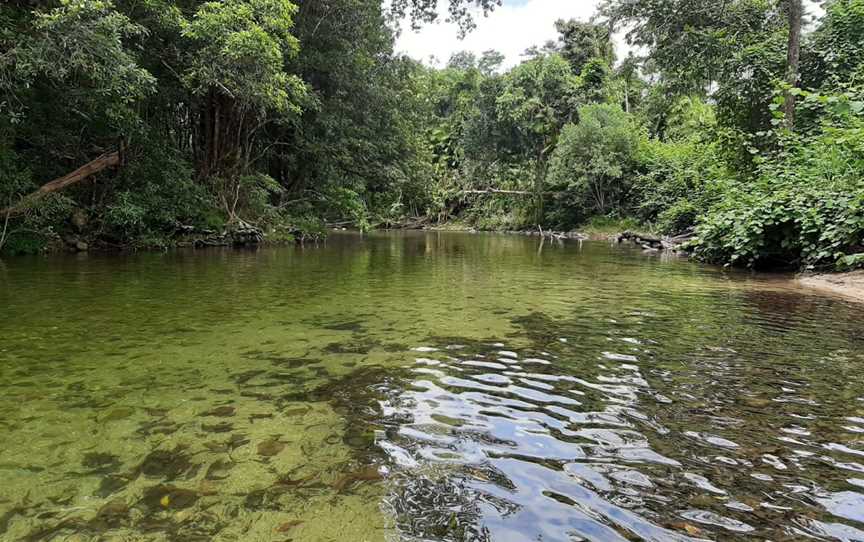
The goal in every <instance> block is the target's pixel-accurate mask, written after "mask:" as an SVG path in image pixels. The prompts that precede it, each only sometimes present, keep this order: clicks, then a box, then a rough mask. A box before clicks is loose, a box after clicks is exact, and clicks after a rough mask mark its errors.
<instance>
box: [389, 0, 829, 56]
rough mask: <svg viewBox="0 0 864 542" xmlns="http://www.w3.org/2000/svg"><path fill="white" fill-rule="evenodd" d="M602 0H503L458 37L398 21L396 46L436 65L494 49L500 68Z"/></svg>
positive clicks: (444, 29)
mask: <svg viewBox="0 0 864 542" xmlns="http://www.w3.org/2000/svg"><path fill="white" fill-rule="evenodd" d="M600 1H601V0H505V1H504V5H503V6H501V7H500V8H498V9H496V10H495V11H494V12H492V13H491V14H490V15H489V16H488V17H483V15H482V13H481V14H479V15H478V16H477V17H476V22H477V28H476V29H475V30H474V31H473V32H471V33H470V34H469V35H468V36H467V37H466V38H465V39H464V40H459V31H458V27H457V26H456V25H454V24H450V23H444V22H441V23H437V24H429V25H425V26H424V27H423V28H422V29H421V30H420V32H414V31H412V30H411V27H410V24H407V23H406V24H403V25H402V28H403V31H402V35H401V36H400V37H399V39H398V41H397V42H396V50H397V51H398V52H401V53H405V54H407V55H409V56H411V57H413V58H416V59H417V60H422V61H424V62H426V63H429V64H434V63H433V62H431V61H430V58H431V57H434V58H436V59H437V60H438V63H439V65H443V64H446V62H447V60H448V59H449V58H450V56H451V55H452V54H453V53H456V52H459V51H472V52H474V53H475V54H477V55H478V56H479V55H480V54H481V53H482V52H483V51H488V50H489V49H495V50H496V51H500V52H502V53H504V55H505V57H506V59H507V60H506V62H505V67H511V66H514V65H516V64H518V63H519V62H520V60H521V55H522V53H523V52H524V51H525V49H528V48H529V47H531V46H532V45H543V44H544V43H546V41H548V40H554V39H556V37H557V33H556V32H555V26H554V25H555V21H556V20H558V19H578V20H580V21H588V20H589V19H590V18H591V16H592V15H594V13H596V11H597V7H598V6H599V4H600ZM805 3H808V4H810V7H809V8H808V10H809V11H810V12H811V13H812V14H816V13H821V9H820V8H819V7H818V5H816V4H815V3H814V2H813V1H812V0H808V1H807V2H805ZM445 4H446V2H443V1H442V2H441V7H442V12H441V17H440V19H441V20H442V21H443V20H445V19H446V18H447V17H446V9H443V8H445ZM615 39H616V43H617V46H618V56H619V58H621V57H623V56H625V55H626V52H627V50H628V47H627V45H626V44H625V43H624V39H623V36H616V38H615Z"/></svg>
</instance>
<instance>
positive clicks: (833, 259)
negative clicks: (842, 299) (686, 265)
mask: <svg viewBox="0 0 864 542" xmlns="http://www.w3.org/2000/svg"><path fill="white" fill-rule="evenodd" d="M862 127H864V124H862V120H861V119H859V118H850V119H848V125H847V126H844V127H839V128H838V127H827V128H826V129H825V130H824V131H823V133H822V134H820V135H819V136H818V137H814V138H808V139H807V140H805V141H802V142H800V143H799V144H795V145H790V146H789V148H787V150H786V152H784V153H783V154H781V155H780V156H778V157H776V158H774V159H771V160H768V161H766V162H764V163H763V164H762V165H761V167H760V171H759V174H758V176H757V178H756V179H755V180H754V181H752V182H740V181H738V182H730V183H729V184H728V186H726V187H725V189H724V193H723V198H722V199H721V200H720V201H719V202H718V203H717V204H715V205H714V206H713V207H711V208H710V209H709V210H708V212H707V214H706V216H705V219H704V221H703V223H702V224H701V225H700V227H699V239H698V242H697V244H696V252H697V254H699V255H700V256H702V257H704V258H705V259H708V260H711V261H716V262H721V263H728V264H739V265H747V266H751V267H760V266H762V267H770V266H777V265H786V266H796V267H799V266H800V267H804V266H806V267H811V268H812V267H831V266H836V265H841V266H848V265H849V264H850V263H853V264H854V263H855V262H857V259H855V258H852V259H849V258H848V256H849V255H851V254H854V253H858V252H861V246H862V243H864V181H862V179H861V176H860V172H861V171H862V169H861V168H862V167H864V131H862Z"/></svg>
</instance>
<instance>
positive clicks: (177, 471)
mask: <svg viewBox="0 0 864 542" xmlns="http://www.w3.org/2000/svg"><path fill="white" fill-rule="evenodd" d="M192 467H193V464H192V462H191V461H190V460H189V456H188V455H186V454H185V453H183V449H182V448H180V447H177V448H174V449H173V450H154V451H152V452H150V454H149V455H147V457H145V458H144V461H143V462H142V463H141V466H140V467H139V469H140V472H141V474H143V475H144V476H147V477H148V478H164V479H166V480H173V479H175V478H178V477H180V476H182V475H183V474H186V473H187V472H189V471H190V470H191V469H192Z"/></svg>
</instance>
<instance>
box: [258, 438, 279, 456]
mask: <svg viewBox="0 0 864 542" xmlns="http://www.w3.org/2000/svg"><path fill="white" fill-rule="evenodd" d="M284 449H285V444H284V443H282V442H279V441H278V440H265V441H263V442H259V443H258V455H261V456H264V457H273V456H274V455H278V454H279V453H280V452H281V451H282V450H284Z"/></svg>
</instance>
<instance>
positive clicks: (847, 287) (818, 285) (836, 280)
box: [798, 270, 864, 303]
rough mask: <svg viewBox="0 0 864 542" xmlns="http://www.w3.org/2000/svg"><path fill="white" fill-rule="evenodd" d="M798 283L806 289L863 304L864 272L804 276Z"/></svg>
mask: <svg viewBox="0 0 864 542" xmlns="http://www.w3.org/2000/svg"><path fill="white" fill-rule="evenodd" d="M798 282H799V283H800V284H801V285H803V286H806V287H808V288H813V289H816V290H822V291H824V292H831V293H834V294H837V295H841V296H843V297H845V298H847V299H850V300H854V301H858V302H862V303H864V270H859V271H851V272H849V273H832V274H820V275H804V276H801V277H799V278H798Z"/></svg>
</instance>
